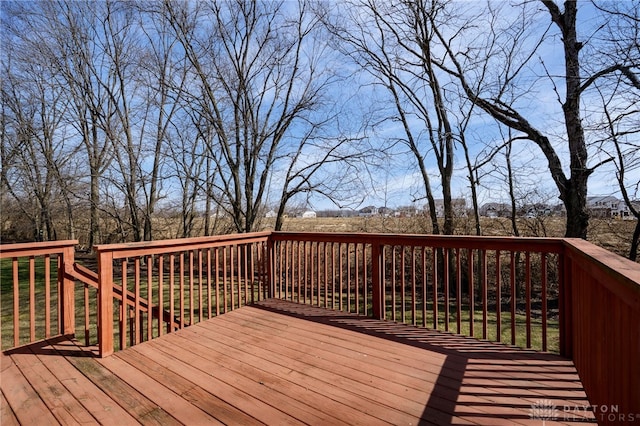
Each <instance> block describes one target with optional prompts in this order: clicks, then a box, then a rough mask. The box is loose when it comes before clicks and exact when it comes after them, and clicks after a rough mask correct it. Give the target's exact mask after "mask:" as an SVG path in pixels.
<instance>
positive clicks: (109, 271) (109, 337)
mask: <svg viewBox="0 0 640 426" xmlns="http://www.w3.org/2000/svg"><path fill="white" fill-rule="evenodd" d="M112 281H113V252H111V251H107V252H98V305H99V306H98V346H99V354H100V357H106V356H109V355H111V354H112V353H113V282H112Z"/></svg>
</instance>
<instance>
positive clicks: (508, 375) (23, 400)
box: [0, 299, 595, 425]
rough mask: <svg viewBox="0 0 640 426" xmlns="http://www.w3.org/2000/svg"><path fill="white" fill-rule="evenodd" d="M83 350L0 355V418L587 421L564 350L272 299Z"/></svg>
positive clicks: (70, 344) (65, 345)
mask: <svg viewBox="0 0 640 426" xmlns="http://www.w3.org/2000/svg"><path fill="white" fill-rule="evenodd" d="M94 350H95V348H84V347H80V346H78V345H77V344H76V342H75V341H73V340H69V339H65V338H58V339H50V340H48V341H46V342H43V343H41V344H34V345H30V346H26V347H22V348H18V349H14V350H12V351H9V352H5V353H4V354H3V355H2V358H1V360H2V382H1V389H2V400H1V402H2V418H1V419H0V420H1V423H2V425H9V424H18V423H22V424H36V423H37V424H55V423H62V424H70V423H102V424H137V423H143V424H146V423H161V424H163V425H167V424H188V425H199V424H216V423H225V424H278V425H279V424H313V425H316V424H332V425H333V424H363V425H365V424H366V425H370V424H394V425H400V424H414V425H415V424H483V425H485V424H493V425H497V424H542V423H543V420H544V422H545V424H551V423H553V422H554V421H557V422H560V423H574V422H580V423H583V422H595V419H594V415H593V413H592V412H591V411H589V410H590V408H589V402H588V400H587V398H586V396H585V392H584V390H583V387H582V384H581V382H580V380H579V378H578V374H577V373H576V370H575V368H574V366H573V363H572V362H571V361H570V360H567V359H565V358H562V357H559V356H557V355H553V354H547V353H539V352H535V351H527V350H522V349H517V348H512V347H508V346H505V345H500V344H494V343H488V342H483V341H478V340H475V339H472V338H465V337H460V336H456V335H452V334H447V333H442V332H436V331H431V330H425V329H419V328H414V327H411V326H405V325H400V324H395V323H391V322H386V321H379V320H373V319H369V318H365V317H362V316H356V315H353V314H348V313H344V312H339V311H328V310H325V309H321V308H315V307H311V306H308V305H299V304H295V303H291V302H286V301H281V300H276V299H270V300H266V301H263V302H260V303H258V304H256V305H253V306H246V307H243V308H240V309H237V310H234V311H232V312H229V313H227V314H224V315H221V316H218V317H215V318H213V319H211V320H208V321H204V322H202V323H198V324H196V325H193V326H192V327H189V328H186V329H184V330H181V331H178V332H176V333H172V334H169V335H166V336H163V337H162V338H158V339H155V340H152V341H149V342H145V343H142V344H140V345H137V346H134V347H132V348H129V349H126V350H124V351H120V352H118V353H116V354H114V355H112V356H110V357H107V358H103V359H99V358H96V357H94V356H93V355H94V352H93V351H94Z"/></svg>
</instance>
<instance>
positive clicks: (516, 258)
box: [0, 232, 640, 423]
mask: <svg viewBox="0 0 640 426" xmlns="http://www.w3.org/2000/svg"><path fill="white" fill-rule="evenodd" d="M75 244H76V242H75V241H63V242H51V243H33V244H16V245H3V246H2V247H1V249H0V258H1V260H2V262H3V263H2V271H3V276H2V331H3V332H2V341H3V349H7V346H9V347H12V346H19V345H22V344H25V343H29V342H32V341H35V340H38V339H42V338H47V337H50V336H52V335H53V334H56V333H59V334H74V333H76V331H77V330H78V329H80V328H84V330H83V331H84V334H85V342H86V344H87V345H88V344H89V342H90V341H92V339H94V340H95V339H97V342H98V344H99V352H100V355H101V356H107V355H109V354H110V353H112V352H113V351H114V350H115V349H116V345H117V347H118V348H120V349H121V348H125V347H126V346H128V345H133V344H137V343H139V342H141V341H144V340H148V339H151V338H154V337H156V336H161V335H162V334H164V333H168V332H172V331H174V330H176V329H180V328H182V327H185V326H187V325H190V324H193V323H195V322H198V321H202V320H204V319H207V318H210V317H211V316H214V315H218V314H222V313H224V312H227V311H229V310H232V309H235V308H237V307H239V306H242V305H245V304H249V303H252V302H254V301H257V300H261V299H263V298H266V297H278V298H283V299H287V300H292V301H295V302H298V303H309V304H313V305H316V306H321V307H326V308H331V309H336V310H344V311H349V312H355V313H359V314H363V315H370V316H373V317H375V318H380V319H386V320H391V321H398V322H403V323H407V324H414V325H416V326H422V327H429V328H434V329H438V330H443V331H450V332H455V333H460V334H467V335H470V336H474V337H478V338H482V339H488V340H494V341H500V342H504V343H507V344H512V345H518V346H521V347H525V348H533V349H540V350H549V351H558V352H559V353H560V354H562V355H564V356H567V357H569V358H571V359H573V360H574V362H575V365H576V368H577V370H578V372H579V374H580V377H581V380H582V383H583V385H584V388H585V390H586V392H587V395H588V397H589V400H590V402H591V404H592V405H596V406H598V407H600V408H598V409H600V410H608V413H606V416H605V417H603V418H601V417H598V420H599V421H601V422H602V423H608V422H615V421H619V420H620V419H621V417H620V416H625V415H626V416H628V415H634V414H636V413H638V412H640V386H638V383H640V363H638V362H637V360H638V359H640V267H639V266H638V264H637V263H634V262H631V261H628V260H626V259H623V258H621V257H619V256H617V255H615V254H612V253H610V252H607V251H606V250H604V249H602V248H599V247H596V246H594V245H593V244H590V243H588V242H586V241H582V240H573V239H559V238H555V239H554V238H508V237H463V236H425V235H386V234H346V235H345V234H334V233H286V232H273V233H270V232H264V233H256V234H242V235H229V236H219V237H207V238H191V239H183V240H168V241H157V242H147V243H132V244H117V245H101V246H100V245H99V246H96V247H95V250H96V252H97V254H98V271H97V273H96V272H93V271H90V270H88V269H87V268H83V267H82V266H80V265H78V264H76V263H75V262H74V251H73V246H74V245H75ZM9 276H10V277H11V278H10V279H7V278H8V277H9ZM74 281H76V282H80V283H81V285H82V286H83V289H84V291H83V292H75V290H74ZM7 296H9V297H7ZM7 322H8V323H9V324H7ZM76 322H77V323H78V326H76ZM603 414H605V413H603ZM596 415H598V413H597V412H596ZM611 416H614V417H615V419H613V418H612V417H611Z"/></svg>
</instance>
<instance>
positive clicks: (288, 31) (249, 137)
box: [165, 1, 334, 232]
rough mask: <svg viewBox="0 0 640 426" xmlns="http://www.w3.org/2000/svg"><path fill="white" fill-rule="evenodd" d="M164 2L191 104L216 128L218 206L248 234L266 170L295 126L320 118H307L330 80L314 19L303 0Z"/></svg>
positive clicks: (287, 145) (291, 141)
mask: <svg viewBox="0 0 640 426" xmlns="http://www.w3.org/2000/svg"><path fill="white" fill-rule="evenodd" d="M165 6H166V7H165V16H166V18H167V19H168V21H169V22H170V24H171V26H172V28H173V30H174V33H175V35H176V37H177V38H178V40H179V41H180V43H181V44H182V47H183V49H184V51H185V55H186V57H187V58H188V61H189V63H190V66H191V73H192V75H193V77H194V78H195V81H197V91H194V92H192V94H191V95H190V96H191V97H190V98H189V102H192V103H195V104H197V105H198V108H200V109H201V111H202V112H203V114H205V116H206V117H207V121H208V124H209V125H211V126H212V128H213V130H214V131H215V132H214V134H215V138H216V139H215V142H214V144H213V145H211V146H210V147H209V148H210V152H209V155H211V156H212V158H214V159H215V166H216V180H215V182H214V187H215V191H216V192H218V193H220V194H221V195H222V196H223V200H221V203H220V207H221V208H222V209H224V210H226V211H227V212H228V214H229V216H230V217H231V218H232V219H233V221H234V225H235V229H236V231H239V232H248V231H252V230H254V229H255V228H256V226H257V224H258V222H259V219H260V217H261V216H262V214H263V213H264V212H263V205H264V202H265V199H266V196H267V193H268V192H269V190H270V188H268V185H267V184H268V182H269V181H270V180H271V178H272V176H273V173H274V172H275V171H276V170H277V169H278V168H280V169H282V168H283V167H284V168H287V166H283V165H279V164H280V163H285V164H289V163H288V162H287V161H289V160H290V159H291V157H290V156H288V155H287V153H291V152H296V151H297V150H298V148H299V144H300V140H301V139H302V140H305V137H304V136H303V137H298V136H297V134H298V132H301V134H302V135H304V134H305V129H309V128H317V127H318V125H319V124H321V123H323V122H324V121H326V118H325V117H320V118H319V117H318V116H317V115H315V114H314V113H315V112H317V111H319V110H320V109H322V108H324V107H325V106H324V105H323V102H326V101H327V100H328V99H326V98H323V96H324V95H325V93H326V92H327V90H328V88H329V86H330V85H331V84H332V83H333V81H334V80H333V75H332V74H330V73H327V71H328V70H327V68H323V67H320V64H319V62H318V61H319V57H321V56H322V55H323V54H324V53H325V50H324V49H323V47H322V44H321V43H319V42H318V41H317V40H315V39H314V37H315V35H316V33H317V32H318V31H319V30H321V27H320V26H319V25H318V19H317V17H316V16H315V15H314V14H313V13H311V12H312V11H311V8H310V5H309V4H308V3H307V2H305V1H300V2H298V3H289V2H234V1H220V2H212V3H208V4H204V3H198V4H195V5H190V4H187V3H179V2H167V3H165ZM193 89H196V87H193ZM200 95H203V96H200ZM300 129H302V130H300ZM271 181H272V180H271ZM272 182H273V181H272ZM284 184H287V182H286V181H285V182H284Z"/></svg>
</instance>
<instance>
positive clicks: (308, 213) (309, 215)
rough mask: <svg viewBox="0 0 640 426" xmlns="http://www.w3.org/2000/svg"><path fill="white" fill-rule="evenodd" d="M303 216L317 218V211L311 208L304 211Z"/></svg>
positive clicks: (304, 217)
mask: <svg viewBox="0 0 640 426" xmlns="http://www.w3.org/2000/svg"><path fill="white" fill-rule="evenodd" d="M301 217H302V218H303V219H315V218H316V217H317V215H316V212H314V211H311V210H307V211H305V212H303V213H302V216H301Z"/></svg>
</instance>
